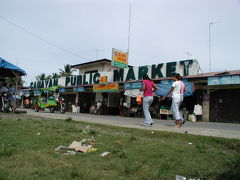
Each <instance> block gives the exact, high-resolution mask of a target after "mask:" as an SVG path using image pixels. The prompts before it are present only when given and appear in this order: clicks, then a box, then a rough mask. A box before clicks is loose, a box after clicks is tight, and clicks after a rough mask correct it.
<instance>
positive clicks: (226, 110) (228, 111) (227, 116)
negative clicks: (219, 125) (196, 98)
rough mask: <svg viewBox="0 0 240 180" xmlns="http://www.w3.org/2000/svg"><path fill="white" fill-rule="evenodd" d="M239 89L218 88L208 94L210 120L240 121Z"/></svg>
mask: <svg viewBox="0 0 240 180" xmlns="http://www.w3.org/2000/svg"><path fill="white" fill-rule="evenodd" d="M239 94H240V89H220V90H215V91H213V92H211V94H210V97H211V98H210V121H211V122H227V123H230V122H238V123H239V122H240V119H239V107H240V96H239Z"/></svg>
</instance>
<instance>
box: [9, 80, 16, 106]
mask: <svg viewBox="0 0 240 180" xmlns="http://www.w3.org/2000/svg"><path fill="white" fill-rule="evenodd" d="M14 94H15V88H14V87H13V84H10V87H9V97H8V100H9V101H10V102H11V104H13V100H14Z"/></svg>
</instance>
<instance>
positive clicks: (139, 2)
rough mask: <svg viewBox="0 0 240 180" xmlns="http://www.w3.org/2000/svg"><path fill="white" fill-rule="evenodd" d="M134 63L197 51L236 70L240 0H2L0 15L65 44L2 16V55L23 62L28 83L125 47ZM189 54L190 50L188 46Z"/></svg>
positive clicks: (215, 64)
mask: <svg viewBox="0 0 240 180" xmlns="http://www.w3.org/2000/svg"><path fill="white" fill-rule="evenodd" d="M130 3H131V6H132V8H131V9H132V18H131V36H130V37H131V41H130V55H129V58H130V59H129V63H130V64H131V65H134V66H139V65H152V64H157V63H164V62H171V61H178V60H182V59H187V58H195V59H197V60H198V61H199V63H200V65H201V67H202V69H203V71H204V72H208V71H209V55H208V53H209V51H208V49H209V48H208V45H209V43H208V42H209V22H213V24H212V25H211V37H212V46H211V47H212V71H224V70H239V69H240V0H147V1H146V0H0V16H2V17H5V18H7V19H8V20H10V21H11V22H14V23H15V24H17V25H19V26H21V27H23V28H25V29H26V30H28V31H30V32H32V33H34V34H36V35H38V36H40V37H41V38H43V39H45V40H47V41H50V42H52V43H54V44H56V45H58V46H60V47H63V48H65V49H67V50H70V51H72V52H74V53H76V54H78V56H75V55H73V54H70V53H67V52H65V51H63V50H60V49H58V48H55V47H53V46H51V45H49V44H46V43H45V42H43V41H40V40H39V39H37V38H36V37H34V36H31V35H30V34H29V33H26V32H25V31H23V30H21V29H19V28H17V27H16V26H14V25H12V24H9V23H8V22H6V21H4V20H3V19H1V18H0V57H2V58H4V59H6V60H7V61H10V62H12V63H14V64H17V65H18V66H20V67H22V68H23V69H24V70H26V72H27V73H28V76H27V77H26V78H25V80H26V81H27V82H28V83H29V82H30V81H34V80H35V76H36V75H38V74H40V73H46V74H51V73H53V72H59V70H58V69H59V68H63V65H64V64H72V65H74V64H79V63H82V62H87V61H92V60H96V59H97V51H96V50H97V49H99V50H103V51H99V53H98V59H100V58H108V59H111V53H112V48H118V49H121V50H126V49H127V47H128V22H129V5H130ZM186 52H188V53H190V54H191V55H192V56H191V55H187V53H186Z"/></svg>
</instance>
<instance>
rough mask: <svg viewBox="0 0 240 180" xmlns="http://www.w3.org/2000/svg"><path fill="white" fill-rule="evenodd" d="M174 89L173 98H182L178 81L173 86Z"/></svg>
mask: <svg viewBox="0 0 240 180" xmlns="http://www.w3.org/2000/svg"><path fill="white" fill-rule="evenodd" d="M172 87H173V88H174V90H173V92H172V98H179V99H180V98H181V92H180V90H181V85H180V83H179V82H178V81H175V82H174V83H173V84H172Z"/></svg>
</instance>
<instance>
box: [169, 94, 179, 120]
mask: <svg viewBox="0 0 240 180" xmlns="http://www.w3.org/2000/svg"><path fill="white" fill-rule="evenodd" d="M180 102H181V99H180V98H172V106H171V111H172V114H173V119H175V120H180V119H181V116H180V111H179V108H180Z"/></svg>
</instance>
